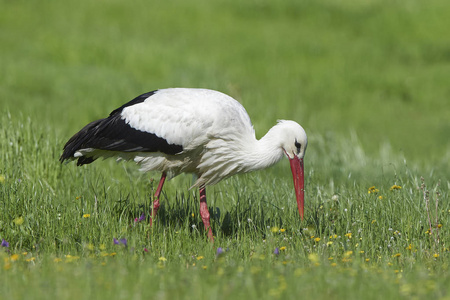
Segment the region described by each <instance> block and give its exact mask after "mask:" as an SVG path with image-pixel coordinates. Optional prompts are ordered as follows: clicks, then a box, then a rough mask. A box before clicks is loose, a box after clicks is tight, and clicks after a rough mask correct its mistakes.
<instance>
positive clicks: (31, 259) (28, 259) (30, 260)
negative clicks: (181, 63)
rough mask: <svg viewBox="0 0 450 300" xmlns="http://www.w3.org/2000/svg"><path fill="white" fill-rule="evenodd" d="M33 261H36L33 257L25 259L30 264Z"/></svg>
mask: <svg viewBox="0 0 450 300" xmlns="http://www.w3.org/2000/svg"><path fill="white" fill-rule="evenodd" d="M35 260H36V258H34V257H30V258H27V259H25V261H26V262H32V261H35Z"/></svg>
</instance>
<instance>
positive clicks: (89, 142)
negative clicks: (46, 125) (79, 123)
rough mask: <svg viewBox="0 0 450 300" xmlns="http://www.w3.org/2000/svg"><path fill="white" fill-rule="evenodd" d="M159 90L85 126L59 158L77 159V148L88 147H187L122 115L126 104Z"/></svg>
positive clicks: (82, 159) (160, 149)
mask: <svg viewBox="0 0 450 300" xmlns="http://www.w3.org/2000/svg"><path fill="white" fill-rule="evenodd" d="M155 92H156V91H153V92H149V93H145V94H142V95H140V96H138V97H136V98H134V99H133V100H131V101H130V102H128V103H126V104H124V105H122V106H121V107H119V108H117V109H115V110H113V111H112V112H111V114H110V115H109V117H108V118H105V119H100V120H96V121H94V122H91V123H89V124H87V125H86V126H84V127H83V129H81V130H80V131H79V132H78V133H76V134H75V135H74V136H73V137H72V138H70V140H69V141H68V142H67V143H66V145H65V146H64V152H63V154H62V155H61V157H60V159H59V160H60V161H61V162H63V161H64V160H67V159H73V158H74V154H75V152H77V151H78V150H80V149H86V148H93V149H98V150H107V151H119V152H162V153H166V154H170V155H174V154H177V153H179V152H181V151H183V146H181V145H175V144H169V143H168V142H167V141H166V140H165V139H164V138H161V137H159V136H157V135H156V134H154V133H151V132H145V131H140V130H137V129H135V128H133V127H131V126H130V125H129V124H128V123H126V122H125V120H124V119H122V117H121V112H122V110H123V109H124V108H125V107H128V106H132V105H135V104H138V103H141V102H143V101H144V100H145V99H147V98H148V97H150V96H152V95H153V94H154V93H155ZM94 160H95V158H93V157H89V156H82V157H79V158H78V161H77V165H83V164H89V163H91V162H93V161H94Z"/></svg>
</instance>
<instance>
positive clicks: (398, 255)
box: [392, 253, 402, 257]
mask: <svg viewBox="0 0 450 300" xmlns="http://www.w3.org/2000/svg"><path fill="white" fill-rule="evenodd" d="M400 256H402V254H401V253H395V254H394V255H392V257H400Z"/></svg>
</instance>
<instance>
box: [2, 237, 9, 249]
mask: <svg viewBox="0 0 450 300" xmlns="http://www.w3.org/2000/svg"><path fill="white" fill-rule="evenodd" d="M1 246H2V247H5V248H8V247H9V243H8V242H7V241H5V239H2V244H1Z"/></svg>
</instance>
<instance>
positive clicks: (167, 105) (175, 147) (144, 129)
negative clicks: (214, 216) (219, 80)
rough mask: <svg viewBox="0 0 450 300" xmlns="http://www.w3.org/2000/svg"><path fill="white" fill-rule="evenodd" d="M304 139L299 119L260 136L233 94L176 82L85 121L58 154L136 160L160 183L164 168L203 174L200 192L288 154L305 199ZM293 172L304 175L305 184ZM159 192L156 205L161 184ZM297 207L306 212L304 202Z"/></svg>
mask: <svg viewBox="0 0 450 300" xmlns="http://www.w3.org/2000/svg"><path fill="white" fill-rule="evenodd" d="M306 146H307V137H306V133H305V131H304V130H303V128H302V127H301V126H300V125H298V124H297V123H296V122H294V121H279V122H278V123H277V124H276V125H275V126H274V127H272V128H271V129H270V130H269V132H268V133H267V134H266V135H265V136H264V137H263V138H261V139H260V140H257V139H256V137H255V131H254V129H253V126H252V123H251V121H250V118H249V116H248V114H247V112H246V110H245V108H244V107H243V106H242V105H241V104H240V103H239V102H238V101H236V100H234V99H233V98H231V97H230V96H227V95H225V94H223V93H220V92H217V91H212V90H207V89H187V88H172V89H164V90H157V91H154V92H150V93H147V94H143V95H141V96H139V97H137V98H135V99H133V100H132V101H130V102H128V103H127V104H125V105H123V106H122V107H120V108H118V109H116V110H114V111H113V112H112V113H111V114H110V116H109V117H108V118H105V119H101V120H97V121H94V122H92V123H90V124H88V125H86V126H85V127H84V128H83V129H82V130H81V131H80V132H78V133H77V134H75V135H74V136H73V137H72V138H71V139H70V140H69V141H68V142H67V144H66V145H65V147H64V153H63V155H62V156H61V161H64V160H66V159H78V164H79V165H82V164H86V163H91V162H92V161H94V160H95V159H97V158H98V157H105V158H107V157H113V156H115V157H118V158H122V159H127V160H129V159H133V160H134V161H135V162H136V163H139V164H140V165H141V170H142V171H151V170H157V171H160V172H162V174H163V177H162V183H161V184H160V188H162V184H163V183H164V179H165V178H166V175H167V176H168V177H173V176H176V175H178V174H180V173H183V172H185V173H193V174H194V175H196V176H197V178H198V179H197V181H196V182H195V183H194V185H193V186H195V187H199V188H200V191H201V195H202V189H203V193H205V192H204V187H205V186H206V185H211V184H215V183H217V182H219V181H220V180H222V179H224V178H226V177H228V176H231V175H234V174H236V173H243V172H249V171H253V170H258V169H262V168H266V167H268V166H270V165H273V164H274V163H276V162H278V161H279V160H280V159H281V158H282V157H283V156H284V155H286V156H287V157H288V158H289V159H290V161H291V168H292V172H293V175H294V183H295V187H296V194H297V200H298V201H299V200H300V199H299V198H300V197H301V198H302V201H301V202H302V206H303V157H304V155H305V151H306ZM293 163H294V164H296V166H293ZM300 167H301V168H300ZM294 173H298V174H294ZM300 173H301V174H300ZM296 176H297V177H298V176H301V183H300V181H299V180H300V177H298V178H297V179H296ZM159 192H160V189H159ZM203 196H204V198H205V199H204V200H205V204H206V194H204V195H203ZM155 197H156V198H157V200H156V201H157V202H158V206H159V199H158V198H159V193H158V191H157V195H155ZM156 210H157V207H156ZM299 212H300V214H301V215H302V217H303V207H301V208H300V202H299ZM203 219H204V222H205V218H203ZM206 226H207V224H206V223H205V227H206ZM208 227H209V216H208ZM209 229H210V228H209ZM210 237H211V238H212V235H210Z"/></svg>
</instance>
